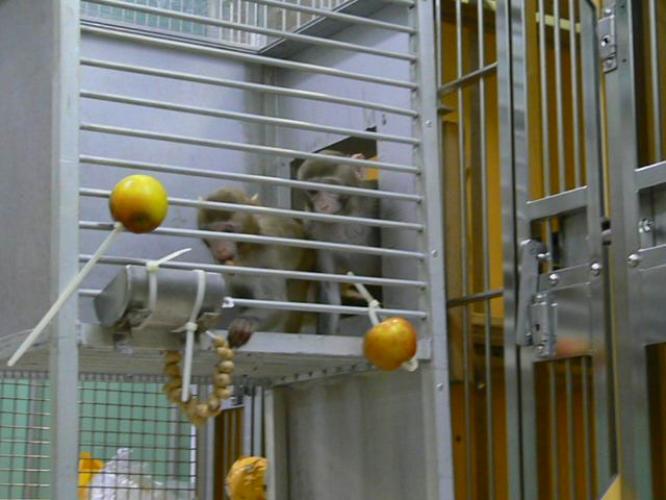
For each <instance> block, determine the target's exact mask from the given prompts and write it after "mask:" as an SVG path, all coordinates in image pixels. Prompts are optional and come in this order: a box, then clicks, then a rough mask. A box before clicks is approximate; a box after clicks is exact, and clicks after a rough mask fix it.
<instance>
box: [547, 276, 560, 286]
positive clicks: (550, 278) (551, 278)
mask: <svg viewBox="0 0 666 500" xmlns="http://www.w3.org/2000/svg"><path fill="white" fill-rule="evenodd" d="M559 282H560V277H559V276H558V275H557V274H555V273H552V274H551V275H550V276H548V283H550V286H556V285H557V284H558V283H559Z"/></svg>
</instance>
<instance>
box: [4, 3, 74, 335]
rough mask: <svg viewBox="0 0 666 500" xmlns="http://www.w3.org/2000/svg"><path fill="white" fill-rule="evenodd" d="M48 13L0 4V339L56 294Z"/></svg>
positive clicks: (43, 6)
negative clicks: (0, 201)
mask: <svg viewBox="0 0 666 500" xmlns="http://www.w3.org/2000/svg"><path fill="white" fill-rule="evenodd" d="M53 7H54V6H53V4H52V2H37V1H5V2H0V89H1V91H0V200H2V203H0V336H4V335H7V334H10V333H14V332H17V331H22V330H26V329H29V328H33V327H34V326H35V324H36V323H37V321H39V319H40V317H41V315H42V314H44V312H45V311H46V309H47V308H48V306H49V305H50V304H49V303H50V302H51V300H53V295H52V293H53V291H54V290H53V287H57V284H55V285H54V283H53V282H52V280H51V278H52V276H53V274H52V273H54V272H55V270H56V269H57V268H58V265H59V263H58V259H59V253H58V251H59V249H58V247H57V241H56V240H53V239H52V236H55V233H52V231H51V229H52V226H53V223H54V219H55V218H57V213H54V211H53V207H54V205H56V204H57V203H58V202H59V199H60V192H59V190H58V187H57V186H56V185H55V184H54V183H55V182H56V181H57V176H56V174H55V172H56V169H57V168H58V167H57V164H56V162H55V155H56V154H57V145H56V143H55V139H56V135H55V134H54V132H53V130H54V126H55V123H54V121H55V120H56V119H57V117H56V114H55V113H54V111H55V110H56V109H57V107H56V106H55V105H54V98H57V93H56V90H55V87H54V84H55V82H56V79H55V78H54V74H55V61H54V57H55V55H56V51H54V50H53V45H54V36H55V32H54V27H55V23H54V21H53V15H54V14H53V10H54V9H53ZM26 33H29V34H30V36H25V34H26ZM74 182H75V180H74ZM72 216H73V218H76V214H75V213H74V214H72Z"/></svg>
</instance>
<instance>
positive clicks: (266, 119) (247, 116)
mask: <svg viewBox="0 0 666 500" xmlns="http://www.w3.org/2000/svg"><path fill="white" fill-rule="evenodd" d="M80 95H81V97H83V98H87V99H95V100H98V101H107V102H116V103H122V104H131V105H133V106H144V107H149V108H156V109H163V110H167V111H178V112H181V113H190V114H195V115H203V116H213V117H215V118H223V119H228V120H238V121H244V122H248V123H262V124H265V125H275V126H278V127H286V128H295V129H300V130H312V131H315V132H326V133H330V134H339V135H343V136H351V137H362V138H365V139H372V140H376V141H388V142H398V143H401V144H412V145H416V144H419V142H420V141H419V140H418V139H415V138H413V137H406V136H402V135H393V134H383V133H378V132H368V131H365V130H355V129H351V128H344V127H333V126H330V125H319V124H317V123H310V122H303V121H299V120H289V119H286V118H274V117H271V116H262V115H257V114H253V113H240V112H236V111H225V110H221V109H213V108H202V107H200V106H189V105H185V104H175V103H171V102H165V101H155V100H153V99H142V98H137V97H129V96H124V95H117V94H106V93H100V92H90V91H88V90H82V91H81V92H80Z"/></svg>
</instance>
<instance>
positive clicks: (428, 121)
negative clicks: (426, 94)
mask: <svg viewBox="0 0 666 500" xmlns="http://www.w3.org/2000/svg"><path fill="white" fill-rule="evenodd" d="M425 126H426V127H428V128H430V127H432V121H431V120H426V122H425Z"/></svg>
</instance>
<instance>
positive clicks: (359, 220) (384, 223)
mask: <svg viewBox="0 0 666 500" xmlns="http://www.w3.org/2000/svg"><path fill="white" fill-rule="evenodd" d="M79 194H80V195H81V196H86V197H90V198H105V199H108V198H109V197H110V196H111V191H110V190H106V189H92V188H80V189H79ZM169 204H170V205H174V206H181V207H191V208H208V209H212V210H233V211H235V212H246V213H252V214H260V215H275V216H280V217H291V218H294V219H303V220H316V221H322V222H331V223H334V222H339V223H344V224H360V225H363V226H374V227H383V228H389V229H411V230H416V231H422V230H423V225H422V224H416V223H412V222H400V221H393V220H382V219H368V218H365V217H349V216H345V215H328V214H319V213H315V212H304V211H301V210H287V209H283V208H273V207H261V206H256V205H239V204H236V203H219V202H211V201H204V200H191V199H188V198H174V197H169Z"/></svg>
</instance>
